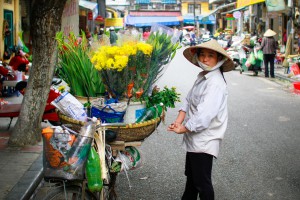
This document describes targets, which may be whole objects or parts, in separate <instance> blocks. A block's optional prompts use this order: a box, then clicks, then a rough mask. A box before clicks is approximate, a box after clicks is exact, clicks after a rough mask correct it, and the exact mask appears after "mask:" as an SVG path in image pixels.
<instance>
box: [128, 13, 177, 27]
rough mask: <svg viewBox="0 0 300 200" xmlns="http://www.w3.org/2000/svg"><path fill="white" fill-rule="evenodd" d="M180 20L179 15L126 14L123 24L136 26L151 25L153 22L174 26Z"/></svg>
mask: <svg viewBox="0 0 300 200" xmlns="http://www.w3.org/2000/svg"><path fill="white" fill-rule="evenodd" d="M180 21H181V20H180V17H137V16H130V15H128V16H127V17H126V20H125V24H126V25H132V26H136V27H141V26H151V25H152V24H154V23H157V24H162V25H165V26H174V25H180Z"/></svg>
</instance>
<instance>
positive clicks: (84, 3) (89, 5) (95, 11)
mask: <svg viewBox="0 0 300 200" xmlns="http://www.w3.org/2000/svg"><path fill="white" fill-rule="evenodd" d="M79 7H82V8H85V9H87V10H91V11H92V13H93V19H95V18H96V17H97V16H98V4H97V3H95V2H91V1H83V0H80V1H79Z"/></svg>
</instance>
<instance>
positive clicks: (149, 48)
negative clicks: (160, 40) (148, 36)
mask: <svg viewBox="0 0 300 200" xmlns="http://www.w3.org/2000/svg"><path fill="white" fill-rule="evenodd" d="M137 48H138V50H139V51H142V52H143V53H144V54H145V55H151V53H152V50H153V47H152V46H151V45H150V44H146V43H141V42H140V43H138V44H137Z"/></svg>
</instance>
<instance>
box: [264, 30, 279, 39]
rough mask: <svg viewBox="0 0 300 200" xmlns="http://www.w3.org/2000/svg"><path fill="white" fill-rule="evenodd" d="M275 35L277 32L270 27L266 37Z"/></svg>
mask: <svg viewBox="0 0 300 200" xmlns="http://www.w3.org/2000/svg"><path fill="white" fill-rule="evenodd" d="M274 35H276V32H275V31H272V30H271V29H268V30H267V31H266V32H265V34H264V36H265V37H272V36H274Z"/></svg>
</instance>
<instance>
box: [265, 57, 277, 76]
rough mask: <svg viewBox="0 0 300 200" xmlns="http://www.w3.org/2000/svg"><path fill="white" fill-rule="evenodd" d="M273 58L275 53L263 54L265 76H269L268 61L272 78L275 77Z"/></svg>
mask: <svg viewBox="0 0 300 200" xmlns="http://www.w3.org/2000/svg"><path fill="white" fill-rule="evenodd" d="M274 59H275V54H264V64H265V77H269V66H268V64H269V63H270V75H271V77H272V78H274V77H275V75H274Z"/></svg>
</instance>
